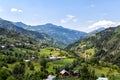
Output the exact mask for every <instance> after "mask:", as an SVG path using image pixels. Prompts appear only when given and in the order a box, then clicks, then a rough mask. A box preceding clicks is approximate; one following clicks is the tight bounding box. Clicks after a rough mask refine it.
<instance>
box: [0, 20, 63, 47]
mask: <svg viewBox="0 0 120 80" xmlns="http://www.w3.org/2000/svg"><path fill="white" fill-rule="evenodd" d="M0 27H3V28H6V29H9V30H13V31H15V32H18V33H20V34H22V35H26V36H29V37H32V38H34V39H36V40H39V42H40V43H45V44H49V45H51V46H54V47H59V48H63V47H64V46H65V45H64V44H63V43H61V42H59V41H57V40H55V39H53V38H51V37H50V36H48V35H46V34H44V33H40V32H36V31H30V30H26V29H23V28H20V27H18V26H16V25H14V24H13V23H12V22H10V21H6V20H0Z"/></svg>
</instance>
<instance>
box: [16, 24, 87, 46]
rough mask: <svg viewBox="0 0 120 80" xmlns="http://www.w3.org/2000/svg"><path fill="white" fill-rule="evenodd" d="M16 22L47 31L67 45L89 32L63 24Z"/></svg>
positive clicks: (27, 27) (29, 27) (26, 27)
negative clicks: (30, 24)
mask: <svg viewBox="0 0 120 80" xmlns="http://www.w3.org/2000/svg"><path fill="white" fill-rule="evenodd" d="M14 24H15V25H17V26H19V27H22V28H25V29H28V30H33V31H38V32H42V33H45V34H47V35H49V36H51V37H53V38H54V39H57V40H59V41H61V42H63V43H64V44H67V45H68V44H70V43H73V42H74V41H77V40H78V39H80V38H81V37H83V36H85V35H87V33H85V32H82V31H77V30H72V29H68V28H64V27H62V26H57V25H54V24H51V23H47V24H45V25H37V26H29V25H26V26H25V25H23V26H21V25H22V24H24V23H21V24H18V23H17V22H16V23H14Z"/></svg>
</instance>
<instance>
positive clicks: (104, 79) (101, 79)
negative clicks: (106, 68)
mask: <svg viewBox="0 0 120 80" xmlns="http://www.w3.org/2000/svg"><path fill="white" fill-rule="evenodd" d="M97 80H108V78H104V77H99V78H98V79H97Z"/></svg>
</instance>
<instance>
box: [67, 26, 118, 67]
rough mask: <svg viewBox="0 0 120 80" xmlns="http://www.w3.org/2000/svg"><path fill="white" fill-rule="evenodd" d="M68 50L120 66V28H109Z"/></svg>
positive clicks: (73, 45) (76, 43)
mask: <svg viewBox="0 0 120 80" xmlns="http://www.w3.org/2000/svg"><path fill="white" fill-rule="evenodd" d="M66 49H67V50H70V51H72V52H74V53H76V54H78V55H88V57H89V56H92V57H98V58H99V59H100V60H104V61H107V62H112V63H114V64H117V65H119V66H120V63H119V62H120V26H117V27H111V28H107V29H105V30H103V31H101V32H99V33H96V34H92V35H91V36H87V37H86V38H84V39H81V40H79V41H77V42H75V43H73V44H71V45H69V46H68V47H67V48H66Z"/></svg>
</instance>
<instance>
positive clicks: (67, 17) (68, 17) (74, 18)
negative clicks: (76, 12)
mask: <svg viewBox="0 0 120 80" xmlns="http://www.w3.org/2000/svg"><path fill="white" fill-rule="evenodd" d="M70 21H72V22H77V21H78V19H77V18H76V17H75V16H73V15H66V18H63V19H61V23H67V22H70Z"/></svg>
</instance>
